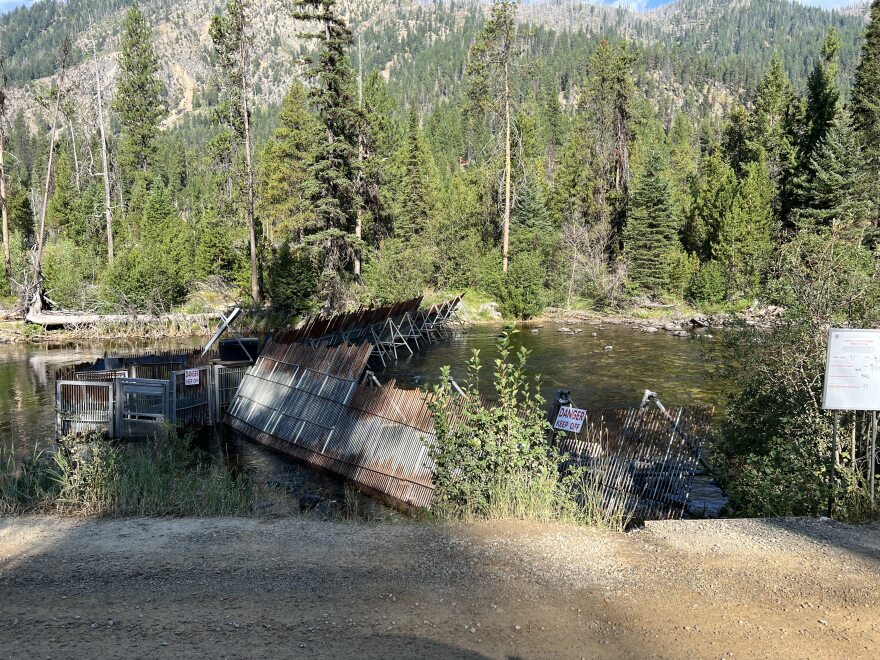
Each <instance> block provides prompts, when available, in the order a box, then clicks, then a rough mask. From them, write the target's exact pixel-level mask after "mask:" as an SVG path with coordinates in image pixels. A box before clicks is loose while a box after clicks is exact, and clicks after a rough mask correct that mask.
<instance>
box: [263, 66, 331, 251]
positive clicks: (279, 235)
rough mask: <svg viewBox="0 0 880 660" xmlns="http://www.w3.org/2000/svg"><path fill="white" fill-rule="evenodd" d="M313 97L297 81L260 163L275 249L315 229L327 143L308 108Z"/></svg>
mask: <svg viewBox="0 0 880 660" xmlns="http://www.w3.org/2000/svg"><path fill="white" fill-rule="evenodd" d="M307 103H308V91H307V90H306V88H305V86H304V85H303V84H302V83H300V82H299V81H294V82H293V84H292V85H291V86H290V90H289V91H288V92H287V94H286V95H285V97H284V101H283V102H282V104H281V110H280V111H279V113H278V124H277V126H276V127H275V131H274V132H273V133H272V139H270V140H269V141H268V142H267V143H266V146H265V148H264V149H263V153H262V155H261V157H260V209H261V217H262V218H263V231H264V236H265V238H266V240H267V241H268V242H269V244H270V245H273V246H276V247H278V246H281V245H282V244H284V243H286V242H289V241H294V242H295V243H298V244H302V242H303V238H304V232H305V230H306V228H307V227H309V226H310V225H312V224H313V223H314V218H313V215H314V211H313V204H312V198H313V195H314V190H313V188H314V185H315V181H314V179H313V178H312V164H313V160H314V153H315V148H316V146H317V142H318V140H319V139H320V137H321V133H320V129H319V126H318V122H317V120H316V119H315V117H314V116H313V115H312V114H311V112H309V109H308V107H307Z"/></svg>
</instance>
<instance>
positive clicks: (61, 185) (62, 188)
mask: <svg viewBox="0 0 880 660" xmlns="http://www.w3.org/2000/svg"><path fill="white" fill-rule="evenodd" d="M78 205H79V196H78V194H77V191H76V185H75V184H74V181H73V170H72V169H71V163H70V156H69V155H68V152H67V150H66V149H62V150H61V153H59V154H58V160H57V164H56V166H55V186H54V189H53V190H52V196H51V197H50V198H49V208H48V209H47V210H46V224H47V226H48V228H49V232H50V233H53V234H56V235H57V234H59V233H60V232H61V231H62V230H63V229H64V228H65V227H67V226H68V225H70V224H73V225H74V226H75V225H76V223H77V218H76V214H77V209H78Z"/></svg>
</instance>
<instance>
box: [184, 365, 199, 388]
mask: <svg viewBox="0 0 880 660" xmlns="http://www.w3.org/2000/svg"><path fill="white" fill-rule="evenodd" d="M183 382H184V384H186V385H198V384H199V370H198V369H186V370H185V371H184V372H183Z"/></svg>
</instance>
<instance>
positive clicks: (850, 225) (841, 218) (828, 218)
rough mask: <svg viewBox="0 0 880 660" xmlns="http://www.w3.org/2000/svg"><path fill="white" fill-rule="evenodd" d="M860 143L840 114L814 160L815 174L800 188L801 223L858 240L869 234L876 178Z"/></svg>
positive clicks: (845, 119)
mask: <svg viewBox="0 0 880 660" xmlns="http://www.w3.org/2000/svg"><path fill="white" fill-rule="evenodd" d="M859 146H860V145H859V142H858V138H857V136H856V133H855V131H854V130H853V127H852V126H851V124H850V122H849V121H848V118H847V117H846V116H844V115H840V116H838V117H837V119H835V121H834V123H833V124H832V126H831V129H830V130H829V131H828V134H827V135H826V137H825V139H824V140H823V141H822V142H821V143H820V144H819V146H818V148H817V149H816V150H815V153H814V155H813V157H812V159H811V161H810V169H811V171H812V172H813V176H812V178H811V179H810V180H809V182H807V183H805V184H804V187H803V189H802V190H800V191H799V192H800V194H799V199H800V200H801V202H802V206H801V207H800V208H798V209H797V210H796V216H797V218H798V221H799V224H800V225H801V226H804V227H830V228H832V229H833V230H835V231H836V232H838V233H839V234H841V235H844V236H847V237H849V238H852V239H855V240H860V239H862V238H864V237H865V236H866V233H867V232H868V230H869V226H870V224H871V222H870V220H871V211H872V207H873V200H871V198H870V195H869V194H868V191H869V185H870V184H871V183H872V181H871V180H870V176H871V175H870V171H869V169H868V167H867V165H866V162H865V158H864V156H863V154H862V151H861V149H860V148H859ZM869 238H873V237H869Z"/></svg>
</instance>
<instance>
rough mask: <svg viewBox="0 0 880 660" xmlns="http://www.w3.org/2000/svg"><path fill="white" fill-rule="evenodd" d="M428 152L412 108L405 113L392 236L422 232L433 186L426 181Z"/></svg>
mask: <svg viewBox="0 0 880 660" xmlns="http://www.w3.org/2000/svg"><path fill="white" fill-rule="evenodd" d="M428 158H429V156H428V152H427V149H426V147H425V144H424V138H423V136H422V130H421V127H420V126H419V117H418V114H417V113H416V111H415V109H412V110H411V111H410V115H409V134H408V136H407V145H406V160H405V170H404V175H403V176H404V179H403V181H404V184H403V186H404V189H403V199H402V202H403V204H402V208H401V212H400V219H399V221H398V222H397V224H396V226H395V228H394V236H395V237H397V238H403V239H412V238H414V237H416V236H420V235H423V234H424V233H425V231H426V230H427V228H428V224H429V223H430V222H431V218H432V215H433V212H432V206H433V190H432V189H431V187H432V186H431V181H430V176H431V172H430V165H429V163H428Z"/></svg>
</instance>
